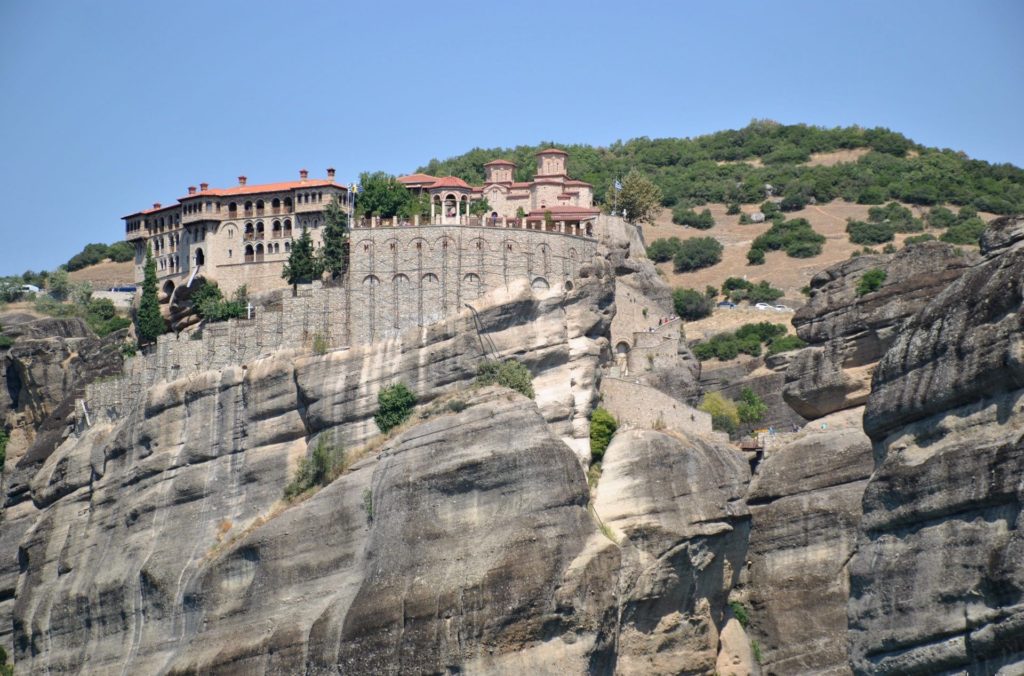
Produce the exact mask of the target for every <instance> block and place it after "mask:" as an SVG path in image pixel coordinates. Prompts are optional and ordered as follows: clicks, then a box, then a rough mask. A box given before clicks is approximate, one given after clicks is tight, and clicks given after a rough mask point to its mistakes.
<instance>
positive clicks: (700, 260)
mask: <svg viewBox="0 0 1024 676" xmlns="http://www.w3.org/2000/svg"><path fill="white" fill-rule="evenodd" d="M672 260H673V263H674V266H675V271H676V272H689V271H690V270H700V269H701V268H707V267H710V266H712V265H714V264H715V263H718V262H719V261H721V260H722V245H721V244H720V243H719V242H718V240H716V239H715V238H714V237H694V238H693V239H688V240H686V241H685V242H683V243H682V244H681V245H680V246H679V250H678V251H677V252H676V255H675V257H674V258H673V259H672Z"/></svg>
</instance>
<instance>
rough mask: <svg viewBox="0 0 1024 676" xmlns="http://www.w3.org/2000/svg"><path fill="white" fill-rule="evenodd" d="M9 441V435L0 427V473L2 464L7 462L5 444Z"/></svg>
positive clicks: (2, 468)
mask: <svg viewBox="0 0 1024 676" xmlns="http://www.w3.org/2000/svg"><path fill="white" fill-rule="evenodd" d="M10 440H11V435H10V434H9V433H8V432H7V430H6V429H4V428H3V427H0V473H2V472H3V471H4V463H5V462H7V442H8V441H10Z"/></svg>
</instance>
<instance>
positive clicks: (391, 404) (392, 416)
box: [373, 383, 416, 434]
mask: <svg viewBox="0 0 1024 676" xmlns="http://www.w3.org/2000/svg"><path fill="white" fill-rule="evenodd" d="M415 406H416V395H415V394H413V391H412V390H410V389H409V388H408V387H406V385H405V383H395V384H393V385H389V386H387V387H385V388H384V389H382V390H381V391H380V393H379V394H378V395H377V413H376V415H374V416H373V421H374V422H375V423H377V427H378V428H380V431H381V432H384V433H385V434H387V433H388V432H390V431H391V430H393V429H394V428H396V427H398V426H399V425H401V424H402V423H404V422H405V421H406V420H408V419H409V416H411V415H412V410H413V408H415Z"/></svg>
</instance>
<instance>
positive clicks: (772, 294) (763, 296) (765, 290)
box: [747, 281, 784, 303]
mask: <svg viewBox="0 0 1024 676" xmlns="http://www.w3.org/2000/svg"><path fill="white" fill-rule="evenodd" d="M783 295H784V293H783V291H782V289H776V288H775V287H774V286H772V285H771V284H769V283H768V282H765V281H761V282H758V283H757V284H754V285H751V286H750V288H748V289H747V300H748V301H750V302H751V303H771V302H773V301H776V300H778V299H780V298H782V296H783Z"/></svg>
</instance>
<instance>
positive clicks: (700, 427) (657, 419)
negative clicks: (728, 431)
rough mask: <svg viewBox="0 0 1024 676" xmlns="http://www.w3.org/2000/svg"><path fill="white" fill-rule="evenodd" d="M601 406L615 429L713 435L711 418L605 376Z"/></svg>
mask: <svg viewBox="0 0 1024 676" xmlns="http://www.w3.org/2000/svg"><path fill="white" fill-rule="evenodd" d="M601 406H603V407H604V408H605V409H607V410H608V411H609V412H610V413H611V414H612V415H614V416H615V418H616V420H618V421H619V426H620V427H622V426H625V427H638V428H642V429H670V430H675V431H677V432H683V433H684V434H694V435H705V436H710V435H712V434H713V432H712V429H711V416H710V415H709V414H707V413H704V412H703V411H698V410H697V409H695V408H693V407H691V406H687V405H686V404H684V403H682V402H681V401H678V400H676V399H673V398H672V397H670V396H668V395H667V394H663V393H662V392H659V391H658V390H656V389H654V388H652V387H648V386H646V385H640V384H638V383H633V382H630V381H628V380H621V379H618V378H610V377H607V376H605V378H603V379H602V380H601Z"/></svg>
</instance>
